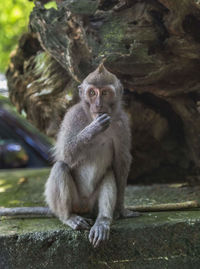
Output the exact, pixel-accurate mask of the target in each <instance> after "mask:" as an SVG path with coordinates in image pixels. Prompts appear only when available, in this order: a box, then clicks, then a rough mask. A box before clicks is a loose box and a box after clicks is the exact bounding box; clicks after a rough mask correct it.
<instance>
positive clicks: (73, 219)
mask: <svg viewBox="0 0 200 269" xmlns="http://www.w3.org/2000/svg"><path fill="white" fill-rule="evenodd" d="M63 223H64V224H67V225H68V226H70V227H71V228H72V229H74V230H90V228H91V226H92V225H93V223H94V221H93V220H92V219H88V218H83V217H81V216H78V215H71V216H70V217H69V219H67V220H65V221H63Z"/></svg>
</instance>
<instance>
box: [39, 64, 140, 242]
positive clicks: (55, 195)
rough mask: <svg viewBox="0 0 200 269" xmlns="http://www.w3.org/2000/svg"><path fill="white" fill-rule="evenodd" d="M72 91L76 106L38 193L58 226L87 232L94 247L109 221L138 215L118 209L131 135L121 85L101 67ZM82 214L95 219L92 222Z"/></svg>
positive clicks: (68, 115)
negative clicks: (76, 101) (76, 89)
mask: <svg viewBox="0 0 200 269" xmlns="http://www.w3.org/2000/svg"><path fill="white" fill-rule="evenodd" d="M78 89H79V96H80V102H79V103H77V104H76V105H74V106H72V107H71V108H70V109H69V110H68V111H67V113H66V114H65V116H64V119H63V121H62V123H61V127H60V131H59V132H58V136H57V141H56V144H55V148H54V159H55V163H54V165H53V167H52V169H51V172H50V175H49V178H48V180H47V182H46V185H45V192H44V194H45V199H46V202H47V205H48V206H49V209H50V211H51V212H52V213H53V214H54V215H55V216H57V217H58V218H59V220H60V221H61V222H62V223H64V224H66V225H68V226H70V227H71V228H72V229H75V230H89V241H90V243H91V244H92V245H93V246H94V247H98V246H99V245H100V244H101V243H102V242H104V241H106V240H108V238H109V234H110V226H111V223H112V221H113V218H114V217H115V218H119V217H125V218H126V217H135V216H138V215H139V213H138V212H134V211H131V210H128V209H127V208H125V207H124V192H125V187H126V184H127V177H128V173H129V169H130V165H131V161H132V157H131V153H130V150H131V131H130V126H129V119H128V116H127V114H126V113H125V111H124V109H123V104H122V96H123V86H122V84H121V82H120V80H119V79H118V78H117V77H116V76H115V75H114V74H113V73H111V72H109V71H108V70H107V69H106V68H105V66H104V65H103V64H100V65H99V66H98V67H97V69H96V70H95V71H93V72H92V73H90V74H89V75H88V76H87V77H86V78H85V79H84V80H83V81H82V83H81V85H80V86H79V87H78ZM36 211H37V210H36ZM44 211H45V210H43V212H44ZM47 211H48V210H47ZM37 212H38V211H37ZM48 212H49V211H48ZM85 214H89V215H90V216H95V218H96V219H95V221H94V220H93V219H92V218H88V217H84V215H85Z"/></svg>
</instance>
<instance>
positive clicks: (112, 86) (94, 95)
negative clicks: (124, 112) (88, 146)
mask: <svg viewBox="0 0 200 269" xmlns="http://www.w3.org/2000/svg"><path fill="white" fill-rule="evenodd" d="M122 93H123V86H122V84H121V83H120V81H119V79H118V78H117V77H116V76H115V75H114V74H112V73H110V72H109V71H108V70H107V69H106V68H105V67H104V65H103V64H100V65H99V67H98V68H97V69H96V70H95V71H94V72H92V73H90V74H89V75H88V76H87V77H86V78H85V79H84V80H83V82H82V84H81V85H80V86H79V94H80V97H81V99H82V101H83V102H84V103H85V104H86V105H87V107H88V108H89V110H90V113H91V116H92V117H93V118H96V117H97V116H99V115H100V114H104V113H107V114H108V115H110V116H112V115H113V113H115V111H116V109H117V107H118V105H119V104H120V100H121V97H122Z"/></svg>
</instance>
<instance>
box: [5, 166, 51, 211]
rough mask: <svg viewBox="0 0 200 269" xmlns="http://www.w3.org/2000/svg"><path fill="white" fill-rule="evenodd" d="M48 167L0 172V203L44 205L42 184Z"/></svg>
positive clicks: (7, 205)
mask: <svg viewBox="0 0 200 269" xmlns="http://www.w3.org/2000/svg"><path fill="white" fill-rule="evenodd" d="M49 171H50V170H49V168H48V169H47V168H45V169H18V170H14V171H11V172H10V171H3V172H0V205H1V206H4V207H18V206H40V205H41V206H42V205H44V197H43V192H44V184H45V182H46V179H47V178H48V174H49Z"/></svg>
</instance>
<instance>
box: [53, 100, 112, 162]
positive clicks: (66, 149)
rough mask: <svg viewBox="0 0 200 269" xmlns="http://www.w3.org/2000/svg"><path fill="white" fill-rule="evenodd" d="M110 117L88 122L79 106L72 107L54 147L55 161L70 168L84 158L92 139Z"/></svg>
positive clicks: (104, 115)
mask: <svg viewBox="0 0 200 269" xmlns="http://www.w3.org/2000/svg"><path fill="white" fill-rule="evenodd" d="M109 123H110V117H109V116H108V115H106V114H103V115H101V116H100V117H98V118H96V119H95V120H93V121H92V122H89V120H88V117H87V115H86V114H85V112H84V110H83V109H82V108H81V107H80V105H79V104H78V105H76V106H74V107H73V108H72V109H71V110H70V111H69V112H68V113H67V114H66V116H65V118H64V120H63V123H62V126H61V130H60V132H59V134H58V139H57V143H56V147H55V159H56V161H64V162H66V163H67V164H68V165H69V166H70V167H72V166H73V165H75V164H77V163H78V162H79V161H81V160H82V159H84V158H86V154H87V150H88V146H89V144H90V143H92V141H93V138H94V137H95V136H96V135H98V134H99V133H100V132H102V131H103V130H105V129H106V128H107V127H108V125H109Z"/></svg>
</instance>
